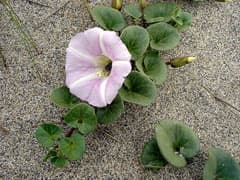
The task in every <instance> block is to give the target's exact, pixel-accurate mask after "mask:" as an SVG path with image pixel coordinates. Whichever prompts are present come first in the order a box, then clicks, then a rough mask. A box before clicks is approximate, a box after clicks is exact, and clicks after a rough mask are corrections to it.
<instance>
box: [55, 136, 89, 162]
mask: <svg viewBox="0 0 240 180" xmlns="http://www.w3.org/2000/svg"><path fill="white" fill-rule="evenodd" d="M59 149H60V152H61V153H62V154H63V155H64V156H66V157H67V158H68V159H70V160H79V159H82V156H83V153H84V151H85V140H84V136H83V135H81V134H79V133H75V134H72V135H71V137H65V138H62V139H61V140H60V142H59Z"/></svg>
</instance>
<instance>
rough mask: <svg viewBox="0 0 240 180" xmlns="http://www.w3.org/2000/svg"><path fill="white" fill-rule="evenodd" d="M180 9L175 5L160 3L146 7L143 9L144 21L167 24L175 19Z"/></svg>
mask: <svg viewBox="0 0 240 180" xmlns="http://www.w3.org/2000/svg"><path fill="white" fill-rule="evenodd" d="M179 11H180V9H179V8H178V7H177V5H176V3H172V2H161V3H156V4H152V5H149V6H147V7H146V8H145V9H144V19H145V20H146V21H147V23H155V22H168V21H170V20H171V19H172V17H176V16H177V14H178V13H179Z"/></svg>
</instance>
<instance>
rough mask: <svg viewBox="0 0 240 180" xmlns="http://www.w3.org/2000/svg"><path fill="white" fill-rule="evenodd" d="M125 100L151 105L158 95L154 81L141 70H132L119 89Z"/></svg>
mask: <svg viewBox="0 0 240 180" xmlns="http://www.w3.org/2000/svg"><path fill="white" fill-rule="evenodd" d="M119 94H120V96H121V97H122V99H123V100H125V101H127V102H131V103H135V104H140V105H143V106H147V105H150V104H151V103H152V102H153V101H154V100H155V98H156V96H157V90H156V87H155V85H154V84H153V82H152V81H151V80H150V79H149V78H148V77H147V76H145V75H144V74H142V73H140V72H134V71H133V72H131V73H130V74H129V75H128V76H127V78H126V80H125V82H124V85H123V87H122V88H121V89H120V91H119Z"/></svg>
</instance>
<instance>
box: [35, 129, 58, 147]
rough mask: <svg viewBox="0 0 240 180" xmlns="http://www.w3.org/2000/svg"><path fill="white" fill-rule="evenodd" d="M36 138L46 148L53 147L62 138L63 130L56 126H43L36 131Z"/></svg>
mask: <svg viewBox="0 0 240 180" xmlns="http://www.w3.org/2000/svg"><path fill="white" fill-rule="evenodd" d="M35 136H36V138H37V140H38V142H39V143H40V144H42V145H43V146H44V147H51V146H52V145H53V144H54V142H55V140H57V139H58V138H60V137H61V136H62V130H61V128H59V127H58V126H56V125H54V124H42V125H41V126H40V127H38V129H37V130H36V133H35Z"/></svg>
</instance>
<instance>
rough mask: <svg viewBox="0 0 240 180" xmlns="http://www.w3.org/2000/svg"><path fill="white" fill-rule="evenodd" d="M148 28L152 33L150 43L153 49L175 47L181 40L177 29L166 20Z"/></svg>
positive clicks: (150, 33)
mask: <svg viewBox="0 0 240 180" xmlns="http://www.w3.org/2000/svg"><path fill="white" fill-rule="evenodd" d="M147 30H148V32H149V35H150V45H151V47H152V48H153V49H156V50H169V49H173V48H175V47H176V46H177V45H178V43H179V41H180V37H179V34H178V32H177V30H176V29H175V28H174V27H172V26H171V25H169V24H167V23H165V22H161V23H157V24H153V25H151V26H149V27H148V28H147Z"/></svg>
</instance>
